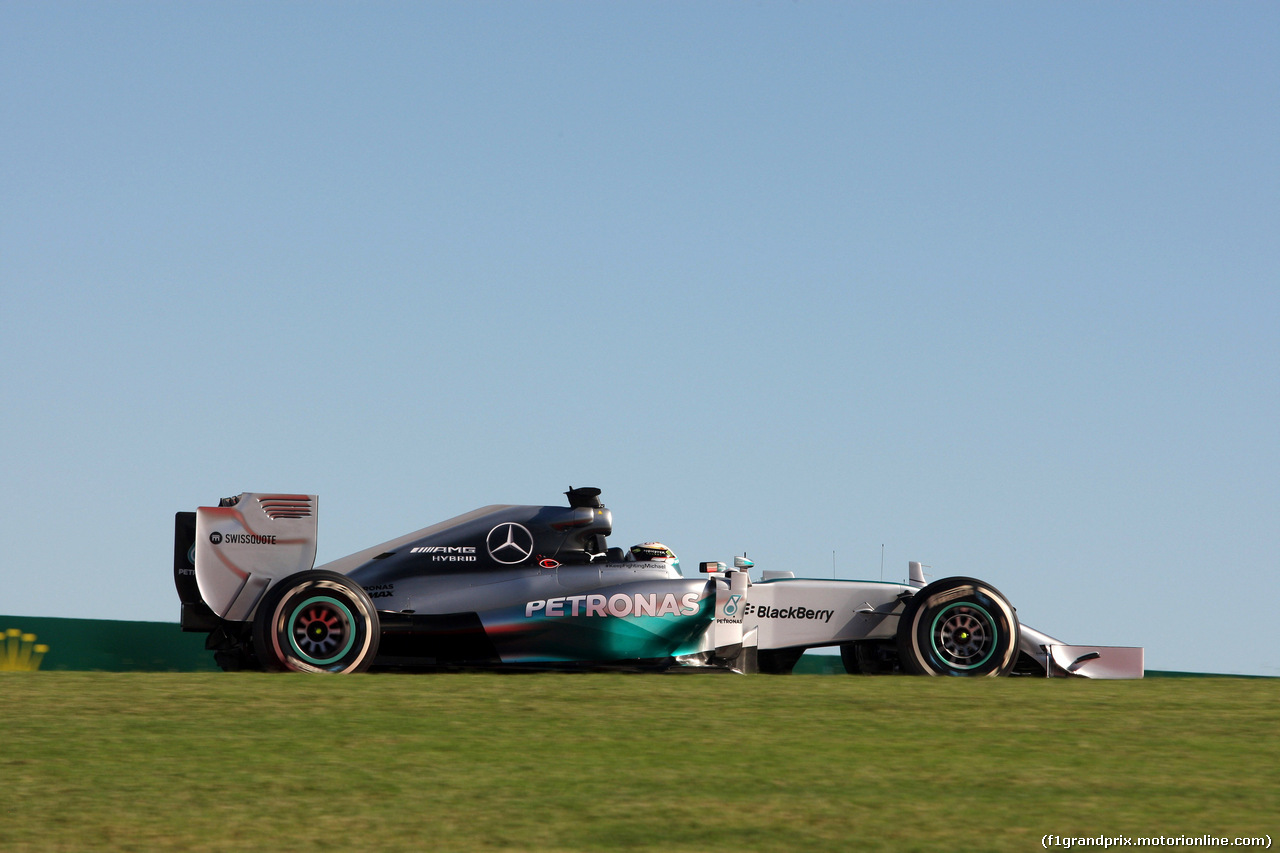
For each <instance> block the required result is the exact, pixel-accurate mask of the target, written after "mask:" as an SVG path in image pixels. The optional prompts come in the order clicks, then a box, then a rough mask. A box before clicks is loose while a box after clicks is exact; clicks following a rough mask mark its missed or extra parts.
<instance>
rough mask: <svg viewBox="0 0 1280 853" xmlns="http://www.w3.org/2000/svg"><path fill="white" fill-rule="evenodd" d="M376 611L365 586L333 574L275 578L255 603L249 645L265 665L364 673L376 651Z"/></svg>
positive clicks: (322, 572)
mask: <svg viewBox="0 0 1280 853" xmlns="http://www.w3.org/2000/svg"><path fill="white" fill-rule="evenodd" d="M380 636H381V630H380V627H379V624H378V611H377V610H375V609H374V606H373V600H372V599H370V598H369V595H368V593H366V592H365V591H364V588H363V587H361V586H360V585H359V584H357V583H356V582H355V581H353V580H351V579H350V578H348V577H346V576H345V575H340V574H338V573H336V572H325V571H310V572H299V573H298V574H296V575H291V576H290V577H287V578H285V579H284V580H281V581H278V582H277V583H276V584H275V586H273V587H271V589H270V590H269V591H268V592H267V595H266V598H264V599H263V601H262V603H261V604H260V605H259V606H258V613H257V615H256V616H255V617H254V620H253V648H254V651H255V652H256V654H257V657H258V660H260V661H261V662H262V663H263V665H264V666H266V668H267V669H271V670H277V671H279V670H291V671H293V672H363V671H365V670H367V669H368V668H369V667H370V665H372V664H373V659H374V658H375V657H377V655H378V640H379V637H380Z"/></svg>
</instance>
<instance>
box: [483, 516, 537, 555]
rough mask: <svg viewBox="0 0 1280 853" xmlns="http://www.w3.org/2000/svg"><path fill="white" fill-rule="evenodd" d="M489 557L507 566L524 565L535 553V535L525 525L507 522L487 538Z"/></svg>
mask: <svg viewBox="0 0 1280 853" xmlns="http://www.w3.org/2000/svg"><path fill="white" fill-rule="evenodd" d="M484 542H485V545H487V546H488V548H489V556H490V557H493V559H495V560H497V561H498V562H499V563H502V564H504V565H507V566H511V565H514V564H516V563H523V562H524V561H525V560H527V559H529V555H530V554H532V553H533V534H532V533H530V532H529V528H527V527H525V526H524V525H523V524H516V523H515V522H514V521H506V522H503V523H502V524H499V525H498V526H497V527H495V528H493V529H492V530H490V531H489V535H488V536H486V537H485V540H484Z"/></svg>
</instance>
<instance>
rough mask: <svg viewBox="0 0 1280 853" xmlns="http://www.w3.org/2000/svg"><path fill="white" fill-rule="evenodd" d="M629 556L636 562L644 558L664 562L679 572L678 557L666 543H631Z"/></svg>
mask: <svg viewBox="0 0 1280 853" xmlns="http://www.w3.org/2000/svg"><path fill="white" fill-rule="evenodd" d="M631 558H632V559H633V560H636V561H637V562H639V561H645V560H655V561H661V562H665V563H666V564H667V565H668V566H670V567H671V568H672V569H674V570H675V573H676V574H677V575H679V574H681V572H680V558H679V557H677V556H676V555H675V552H674V551H672V550H671V549H670V548H668V547H667V546H666V545H663V544H662V543H661V542H644V543H642V544H640V545H632V546H631Z"/></svg>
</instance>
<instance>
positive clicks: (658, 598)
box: [174, 488, 1143, 678]
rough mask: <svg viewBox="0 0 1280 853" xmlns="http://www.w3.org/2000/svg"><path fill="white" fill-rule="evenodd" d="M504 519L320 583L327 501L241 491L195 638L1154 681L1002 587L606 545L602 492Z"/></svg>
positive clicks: (466, 527)
mask: <svg viewBox="0 0 1280 853" xmlns="http://www.w3.org/2000/svg"><path fill="white" fill-rule="evenodd" d="M566 495H567V496H568V499H569V500H568V503H569V505H568V506H567V507H563V506H515V505H494V506H487V507H483V508H481V509H477V510H473V511H472V512H469V513H466V514H464V515H460V516H458V517H457V518H452V519H450V520H448V521H444V522H441V523H439V524H436V525H433V526H431V527H427V528H424V529H422V530H418V531H416V532H414V533H410V534H408V535H405V536H401V537H400V538H398V539H393V540H391V541H390V542H384V543H382V544H380V545H375V546H374V547H372V548H368V549H366V550H364V551H360V552H358V553H356V554H352V555H350V556H348V557H343V558H342V559H340V560H335V561H334V562H332V563H328V564H326V565H324V566H321V567H320V568H318V569H313V568H312V564H313V563H314V561H315V554H316V520H317V512H318V499H317V497H316V496H315V495H295V494H260V493H245V494H241V495H239V496H238V497H234V498H225V499H223V500H222V501H221V502H220V503H219V504H218V506H216V507H201V508H199V509H197V510H196V511H195V512H179V513H178V514H177V518H176V533H175V540H174V544H175V547H174V579H175V582H176V584H177V587H178V596H179V597H180V598H181V600H182V628H183V630H185V631H195V632H201V633H207V634H208V635H209V636H208V640H207V643H206V646H207V648H209V649H210V650H211V651H213V652H214V657H215V659H216V661H217V662H218V664H219V665H220V666H221V667H222V668H223V669H227V670H238V669H267V670H295V671H302V672H360V671H364V670H368V669H377V670H401V671H413V670H422V671H430V670H451V669H461V668H485V669H494V668H503V669H508V668H534V669H572V668H587V669H633V670H635V669H641V670H644V669H648V670H667V669H677V668H701V669H718V670H731V671H738V672H757V671H758V672H768V673H786V672H790V671H791V669H792V667H793V666H794V665H795V664H796V662H797V661H798V660H799V658H800V655H801V654H803V653H804V651H805V650H806V649H811V648H816V647H821V646H838V647H839V649H840V654H841V658H842V659H843V661H844V664H845V669H846V670H848V671H849V672H851V673H866V674H876V673H889V672H905V673H913V674H920V675H957V676H995V675H1014V674H1022V675H1038V676H1040V677H1045V676H1050V675H1054V676H1056V675H1076V676H1085V677H1091V678H1141V677H1142V671H1143V652H1142V649H1140V648H1118V647H1104V646H1071V645H1067V644H1065V643H1062V642H1059V641H1058V640H1055V639H1053V638H1051V637H1049V636H1046V635H1045V634H1042V633H1040V632H1038V631H1036V630H1034V629H1032V628H1028V627H1027V626H1025V625H1021V624H1019V622H1018V618H1017V615H1016V613H1015V611H1014V608H1013V607H1012V606H1011V605H1010V604H1009V602H1008V600H1007V599H1005V597H1004V596H1003V595H1001V594H1000V592H999V591H998V590H996V588H995V587H993V586H991V585H990V584H988V583H985V582H983V581H980V580H975V579H973V578H962V577H954V578H946V579H943V580H939V581H935V582H933V583H929V584H926V583H925V581H924V576H923V574H922V573H921V571H920V564H919V563H912V564H911V567H910V572H911V577H910V580H909V582H908V583H906V584H899V583H884V582H876V581H847V580H827V579H804V578H796V577H795V576H794V574H793V573H791V572H786V571H765V572H764V573H763V575H762V577H761V578H760V579H759V580H756V581H754V582H753V581H752V579H751V576H750V570H751V568H752V564H751V562H750V561H749V560H747V559H745V557H737V558H735V559H734V561H733V565H732V567H730V566H728V565H726V564H725V563H721V562H710V563H702V564H701V565H700V569H701V572H700V574H699V575H696V576H694V577H685V576H684V574H683V573H682V571H681V568H680V561H679V560H678V559H677V558H676V556H675V554H673V553H672V552H671V551H670V550H669V549H667V548H666V547H665V546H663V545H662V544H661V543H657V542H650V543H646V544H644V545H637V546H636V547H634V548H632V549H630V550H629V551H623V550H622V549H621V548H611V547H609V546H608V544H607V542H606V537H607V536H608V535H609V534H610V533H611V532H612V529H613V516H612V513H611V512H610V511H609V510H608V509H607V508H606V507H605V506H604V505H603V504H602V503H601V502H600V490H599V489H594V488H580V489H570V490H569V491H568V492H566Z"/></svg>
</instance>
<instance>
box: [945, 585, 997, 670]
mask: <svg viewBox="0 0 1280 853" xmlns="http://www.w3.org/2000/svg"><path fill="white" fill-rule="evenodd" d="M929 635H930V639H931V640H932V641H933V651H934V654H936V655H937V656H938V657H939V658H940V659H941V660H942V661H943V662H944V663H946V665H947V666H949V667H952V668H953V669H962V670H968V669H977V668H978V667H980V666H982V665H983V664H985V663H986V662H987V661H988V660H990V659H991V655H992V654H994V653H995V650H996V645H997V640H998V639H999V636H1000V632H999V629H998V628H997V627H996V622H995V620H994V619H992V618H991V614H990V613H988V612H987V611H986V610H985V609H983V608H982V607H981V606H979V605H977V604H974V603H972V602H967V601H962V602H956V603H955V604H949V605H947V606H946V607H944V608H942V610H940V611H938V615H937V616H935V617H934V619H933V625H932V627H931V628H930V630H929Z"/></svg>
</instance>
